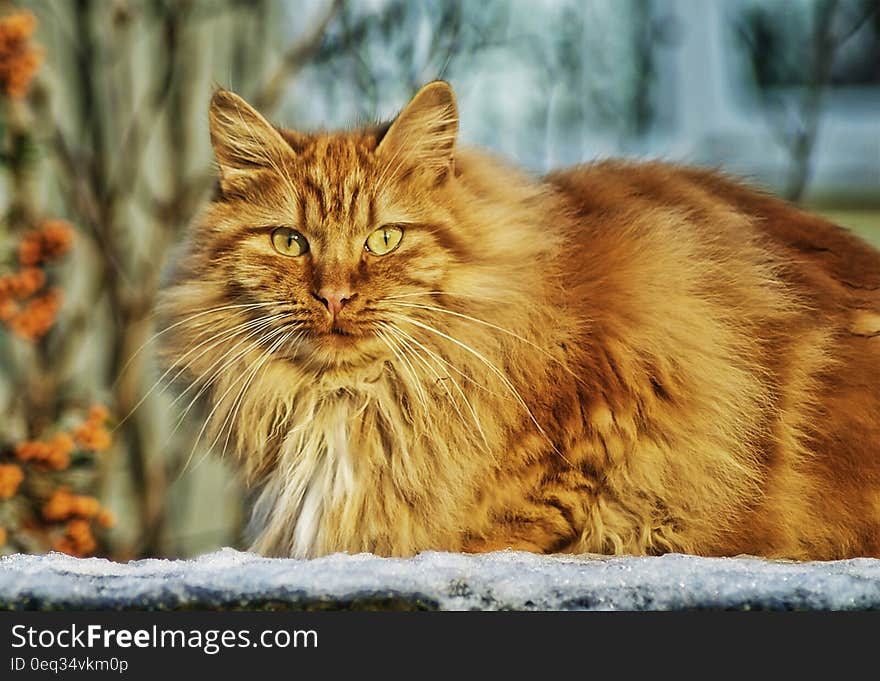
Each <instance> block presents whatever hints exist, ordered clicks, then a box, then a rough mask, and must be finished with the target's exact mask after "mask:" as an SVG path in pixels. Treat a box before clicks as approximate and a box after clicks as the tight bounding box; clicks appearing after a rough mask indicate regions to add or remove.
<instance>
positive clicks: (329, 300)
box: [315, 287, 354, 319]
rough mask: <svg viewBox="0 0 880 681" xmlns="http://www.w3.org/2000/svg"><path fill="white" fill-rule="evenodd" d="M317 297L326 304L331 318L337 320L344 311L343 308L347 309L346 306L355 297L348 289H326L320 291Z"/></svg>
mask: <svg viewBox="0 0 880 681" xmlns="http://www.w3.org/2000/svg"><path fill="white" fill-rule="evenodd" d="M315 297H316V298H317V299H318V300H320V301H321V302H322V303H324V307H326V308H327V312H329V313H330V317H331V318H332V319H336V317H337V316H339V313H340V312H341V311H342V308H343V307H345V304H346V303H347V302H348V301H349V300H351V299H352V298H353V297H354V295H353V294H352V292H351V291H349V290H348V289H343V290H339V289H330V288H327V287H325V288H322V289H321V290H320V291H318V295H317V296H315Z"/></svg>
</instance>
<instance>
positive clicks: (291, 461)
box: [253, 395, 359, 557]
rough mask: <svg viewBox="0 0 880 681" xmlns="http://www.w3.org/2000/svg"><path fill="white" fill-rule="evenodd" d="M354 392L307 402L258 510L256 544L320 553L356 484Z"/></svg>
mask: <svg viewBox="0 0 880 681" xmlns="http://www.w3.org/2000/svg"><path fill="white" fill-rule="evenodd" d="M354 402H355V400H354V398H353V397H352V396H350V395H343V396H334V397H332V398H327V397H324V398H320V397H318V396H317V395H315V396H314V397H313V398H312V399H307V400H302V401H300V402H298V404H297V405H296V406H295V407H294V415H293V416H294V418H293V419H292V423H293V426H292V427H291V428H289V430H288V432H287V434H286V436H285V437H284V440H283V443H282V445H281V450H280V453H279V457H278V468H277V469H276V470H275V472H274V473H273V475H272V477H271V479H270V481H269V482H268V483H267V484H266V486H265V487H264V488H263V490H262V492H261V494H260V497H259V499H258V501H257V504H256V506H255V509H254V516H253V524H254V529H255V530H256V531H257V532H258V533H259V534H258V537H257V539H256V542H255V545H254V548H255V549H256V550H258V551H262V552H268V553H279V552H281V553H284V554H286V555H291V556H298V557H306V556H310V555H314V553H315V551H316V547H317V545H318V543H319V542H320V541H321V538H322V537H321V534H322V532H323V531H324V530H325V527H324V520H325V516H326V514H327V513H328V511H329V510H330V509H331V508H334V507H338V506H340V505H343V504H345V503H346V501H347V499H348V497H350V495H351V493H352V492H353V489H354V486H355V472H354V456H355V453H354V452H352V451H351V432H352V425H353V424H352V419H356V418H357V417H358V411H359V410H358V409H356V407H355V404H354Z"/></svg>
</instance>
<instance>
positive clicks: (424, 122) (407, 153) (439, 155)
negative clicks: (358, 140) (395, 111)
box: [376, 80, 458, 179]
mask: <svg viewBox="0 0 880 681" xmlns="http://www.w3.org/2000/svg"><path fill="white" fill-rule="evenodd" d="M457 134H458V107H457V106H456V105H455V94H453V92H452V88H451V87H450V86H449V83H446V82H444V81H442V80H435V81H434V82H432V83H428V84H427V85H425V86H424V87H423V88H422V89H421V90H419V91H418V92H417V93H416V95H415V97H413V98H412V99H411V100H410V102H409V104H407V105H406V108H404V110H403V111H401V112H400V114H399V115H398V116H397V118H396V119H395V120H394V122H393V123H392V124H391V127H390V128H389V129H388V132H386V133H385V136H384V137H383V138H382V141H381V142H380V143H379V147H378V148H377V149H376V154H377V155H380V156H385V157H386V158H388V159H389V160H391V159H401V160H409V161H410V162H411V163H412V164H413V165H414V166H415V167H417V168H422V169H425V170H428V171H430V172H431V173H432V174H434V176H435V177H436V178H437V179H441V178H442V177H444V176H445V175H446V173H447V172H448V171H449V170H450V168H451V167H452V155H453V151H454V149H455V140H456V136H457Z"/></svg>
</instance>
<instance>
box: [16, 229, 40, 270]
mask: <svg viewBox="0 0 880 681" xmlns="http://www.w3.org/2000/svg"><path fill="white" fill-rule="evenodd" d="M42 258H43V251H42V247H41V245H40V235H39V234H37V233H36V232H28V233H27V234H25V235H24V236H23V237H22V239H21V243H19V245H18V262H19V263H20V264H21V265H22V266H24V267H32V266H33V265H36V264H38V263H39V262H40V260H42Z"/></svg>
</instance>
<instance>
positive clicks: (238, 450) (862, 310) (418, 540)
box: [162, 82, 880, 559]
mask: <svg viewBox="0 0 880 681" xmlns="http://www.w3.org/2000/svg"><path fill="white" fill-rule="evenodd" d="M210 122H211V137H212V141H213V145H214V149H215V153H216V157H217V162H218V165H219V169H220V182H219V191H218V195H217V197H216V199H215V200H214V201H213V202H212V203H211V204H210V205H209V206H208V208H207V210H206V211H205V212H204V213H203V215H202V216H201V217H200V218H199V219H198V220H197V222H196V223H195V224H194V225H193V227H192V229H191V232H190V235H189V240H188V245H187V250H186V252H185V255H184V257H183V259H182V262H181V265H180V267H179V271H178V272H177V276H176V278H175V281H174V283H173V284H172V285H171V286H170V287H169V288H168V290H167V291H166V292H165V296H164V301H163V306H162V309H163V310H164V312H165V314H166V315H168V316H169V318H170V321H171V322H172V323H173V324H175V326H173V327H172V328H171V329H170V330H169V333H168V334H166V335H167V336H169V337H170V338H171V340H170V341H169V342H168V344H167V347H166V350H167V354H168V357H169V361H170V362H171V363H172V365H173V366H174V367H178V368H181V369H185V370H186V372H188V375H189V376H190V378H191V380H192V381H193V387H194V388H195V387H198V388H199V390H200V391H204V393H205V394H207V396H208V412H209V413H208V415H207V420H206V422H205V427H206V429H207V432H208V433H209V435H210V437H209V442H211V443H212V444H213V449H214V450H215V451H221V450H222V451H224V452H226V451H229V452H234V456H235V460H236V461H237V463H238V465H239V466H240V468H241V470H242V472H243V474H244V476H245V477H246V479H247V481H248V482H249V483H250V484H251V485H253V486H254V487H255V488H256V490H257V501H256V504H255V508H254V513H253V531H254V534H255V540H254V543H253V549H254V550H256V551H259V552H261V553H265V554H269V555H277V556H299V557H307V556H317V555H321V554H326V553H330V552H335V551H347V552H351V553H354V552H359V551H371V552H374V553H377V554H381V555H389V556H392V555H393V556H407V555H412V554H414V553H416V552H419V551H423V550H429V549H432V550H445V551H467V552H478V551H491V550H495V549H503V548H507V547H510V548H513V549H521V550H527V551H537V552H577V553H580V552H599V553H618V554H619V553H630V554H658V553H663V552H670V551H675V552H686V553H695V554H703V555H733V554H739V553H748V554H757V555H762V556H772V557H786V558H795V559H831V558H843V557H847V556H858V555H862V556H880V253H878V252H877V251H876V250H874V249H873V248H871V247H870V246H868V245H867V244H866V243H864V242H863V241H861V240H859V239H858V238H856V237H855V236H853V235H851V234H849V233H848V232H846V231H845V230H843V229H841V228H839V227H836V226H835V225H832V224H830V223H828V222H826V221H825V220H822V219H820V218H818V217H815V216H813V215H810V214H808V213H805V212H802V211H800V210H798V209H797V208H795V207H793V206H790V205H788V204H786V203H784V202H782V201H780V200H778V199H776V198H773V197H771V196H768V195H765V194H762V193H759V192H757V191H754V190H751V189H748V188H746V187H744V186H742V185H740V184H736V183H735V182H732V181H730V180H728V179H725V178H724V177H722V176H720V175H718V174H716V173H712V172H708V171H703V170H696V169H689V168H679V167H675V166H670V165H665V164H661V163H647V164H634V163H625V162H604V163H597V164H595V165H586V166H582V167H578V168H574V169H571V170H565V171H559V172H556V173H552V174H550V175H548V176H547V177H545V178H542V179H539V178H534V177H531V176H529V175H527V174H526V173H524V172H520V171H518V170H515V169H513V168H511V167H510V166H508V165H506V164H505V163H503V162H501V161H499V160H496V159H494V158H492V157H490V156H488V155H487V154H485V153H483V152H480V151H474V150H469V149H462V148H459V147H458V146H457V145H456V131H457V125H458V118H457V110H456V105H455V99H454V96H453V93H452V90H451V89H450V87H449V86H448V85H447V84H446V83H443V82H434V83H431V84H429V85H427V86H426V87H425V88H423V89H422V90H421V91H420V92H419V93H418V94H417V95H416V96H415V97H414V99H413V100H412V101H411V102H410V104H409V105H408V106H407V107H406V108H405V109H404V111H403V112H402V113H401V114H400V115H399V116H398V117H397V119H396V120H395V121H394V122H393V123H392V124H391V125H390V126H376V127H369V128H366V129H362V130H355V131H351V132H340V133H314V134H305V133H299V132H294V131H291V130H285V129H276V128H275V127H273V126H272V125H270V124H269V123H267V122H266V120H265V119H264V118H263V117H262V116H261V115H260V114H259V113H257V112H256V111H255V110H254V109H252V108H251V107H250V106H249V105H248V104H246V103H245V102H244V101H243V100H241V99H240V98H239V97H237V96H236V95H234V94H232V93H230V92H226V91H218V92H217V93H216V94H215V95H214V98H213V101H212V103H211V110H210Z"/></svg>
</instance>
